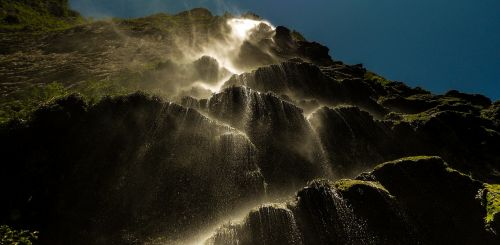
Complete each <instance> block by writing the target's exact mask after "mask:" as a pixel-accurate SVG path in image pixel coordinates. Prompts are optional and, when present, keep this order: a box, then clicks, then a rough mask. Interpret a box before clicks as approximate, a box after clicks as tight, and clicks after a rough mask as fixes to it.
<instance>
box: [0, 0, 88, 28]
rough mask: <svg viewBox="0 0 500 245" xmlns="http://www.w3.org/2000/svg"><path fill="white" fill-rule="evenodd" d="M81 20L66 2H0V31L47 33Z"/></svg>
mask: <svg viewBox="0 0 500 245" xmlns="http://www.w3.org/2000/svg"><path fill="white" fill-rule="evenodd" d="M82 22H83V18H82V17H81V16H80V15H79V14H78V13H77V12H75V11H72V10H70V9H69V7H68V1H67V0H21V1H13V0H2V1H1V2H0V30H7V31H20V30H31V31H33V30H36V31H48V30H58V29H66V28H69V27H71V26H73V25H75V24H78V23H82Z"/></svg>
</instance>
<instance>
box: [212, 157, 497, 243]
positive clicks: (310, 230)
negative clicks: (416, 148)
mask: <svg viewBox="0 0 500 245" xmlns="http://www.w3.org/2000/svg"><path fill="white" fill-rule="evenodd" d="M360 179H363V180H340V181H337V182H331V181H326V180H321V181H313V182H312V183H310V184H309V186H307V187H305V188H304V189H302V190H300V191H299V192H298V193H297V198H296V200H295V201H292V202H289V203H288V204H282V205H281V208H280V209H281V210H280V211H276V210H274V211H272V212H266V211H267V210H268V209H269V207H266V206H264V207H261V208H260V209H257V210H255V211H252V212H250V213H249V215H248V216H247V218H246V219H245V220H244V221H243V223H242V224H240V225H234V224H233V225H232V226H224V227H222V228H221V229H219V230H217V231H216V232H215V234H214V235H213V237H212V238H211V239H209V240H208V242H207V243H208V244H264V243H262V242H255V241H254V242H253V243H252V242H250V243H246V240H245V239H246V237H247V236H246V233H244V232H241V229H242V228H241V227H249V226H251V222H252V217H254V216H256V215H259V217H260V218H259V220H260V221H261V222H262V221H267V220H273V221H275V222H276V221H279V222H280V223H279V225H276V226H275V227H286V230H287V231H290V232H284V231H281V232H279V233H278V234H280V235H286V237H284V238H281V241H293V242H284V243H277V244H475V243H477V242H478V241H481V243H482V244H495V243H496V242H498V241H499V240H498V239H499V237H498V236H497V235H496V234H494V233H490V232H488V231H487V229H486V227H485V223H484V218H485V216H486V208H485V207H484V206H482V205H481V200H478V199H477V194H478V193H480V192H481V191H483V190H484V189H485V186H484V185H483V184H482V183H481V182H478V181H476V180H474V179H471V178H470V177H468V176H466V175H463V174H461V173H459V172H458V171H456V170H453V169H450V168H448V166H447V164H446V163H444V162H443V161H442V160H441V159H440V158H438V157H412V158H404V159H399V160H396V161H393V162H387V163H384V164H381V165H379V166H377V167H376V168H375V169H374V170H373V171H372V172H371V173H367V174H364V175H362V176H361V177H360ZM276 207H280V206H279V205H277V206H276ZM275 209H276V208H275ZM463 210H468V212H464V211H463ZM285 213H286V215H283V214H285ZM284 216H285V217H286V218H283V217H284ZM294 227H297V228H294ZM259 231H260V232H263V233H264V235H262V234H259V236H254V237H272V236H275V235H277V233H275V232H274V231H273V229H265V228H260V229H259ZM291 231H295V232H291ZM222 237H224V239H221V238H222ZM238 242H242V243H238ZM266 244H267V243H266Z"/></svg>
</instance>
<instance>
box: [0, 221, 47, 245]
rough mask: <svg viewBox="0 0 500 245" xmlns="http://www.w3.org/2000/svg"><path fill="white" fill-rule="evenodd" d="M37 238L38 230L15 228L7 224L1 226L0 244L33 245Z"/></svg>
mask: <svg viewBox="0 0 500 245" xmlns="http://www.w3.org/2000/svg"><path fill="white" fill-rule="evenodd" d="M37 239H38V232H37V231H28V230H15V229H12V228H11V227H9V226H7V225H2V226H0V244H5V245H7V244H14V245H31V244H33V243H34V242H35V240H37Z"/></svg>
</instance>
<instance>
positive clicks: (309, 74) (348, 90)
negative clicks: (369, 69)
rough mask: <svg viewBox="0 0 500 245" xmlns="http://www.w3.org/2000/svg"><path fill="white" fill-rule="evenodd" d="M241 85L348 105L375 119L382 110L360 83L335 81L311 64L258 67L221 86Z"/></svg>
mask: <svg viewBox="0 0 500 245" xmlns="http://www.w3.org/2000/svg"><path fill="white" fill-rule="evenodd" d="M235 85H244V86H248V87H250V88H252V89H255V90H258V91H261V92H268V91H271V92H274V93H276V94H286V95H287V96H289V97H291V98H292V99H294V100H302V99H313V98H314V99H316V100H318V102H319V103H321V104H326V105H338V104H352V105H356V106H359V107H361V108H365V110H368V111H370V112H372V113H374V114H376V115H377V116H382V115H384V114H385V113H386V110H385V109H384V108H383V107H381V106H380V105H378V104H377V103H376V102H375V101H374V100H373V99H372V98H371V96H372V94H375V92H374V91H373V90H372V88H371V87H370V86H369V85H367V84H365V83H364V82H363V81H362V80H359V79H352V80H343V81H337V80H334V79H332V78H331V77H330V76H327V75H326V74H324V73H323V72H322V71H321V70H320V69H319V67H317V66H315V65H314V64H311V63H307V62H303V61H298V60H296V59H295V60H291V61H288V62H284V63H281V64H278V65H271V66H267V67H261V68H258V69H257V70H255V71H253V72H251V73H244V74H241V75H235V76H233V77H231V79H229V80H228V81H227V82H226V83H225V84H224V87H230V86H235Z"/></svg>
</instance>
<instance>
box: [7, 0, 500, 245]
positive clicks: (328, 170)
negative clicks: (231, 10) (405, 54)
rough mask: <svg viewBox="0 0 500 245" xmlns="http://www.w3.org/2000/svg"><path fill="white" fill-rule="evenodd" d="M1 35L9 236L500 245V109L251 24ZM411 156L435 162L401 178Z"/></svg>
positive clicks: (161, 24) (112, 26)
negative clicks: (392, 77)
mask: <svg viewBox="0 0 500 245" xmlns="http://www.w3.org/2000/svg"><path fill="white" fill-rule="evenodd" d="M37 2H39V1H37ZM41 2H58V3H65V2H66V1H41ZM4 3H7V2H2V3H1V4H0V7H4V6H6V5H2V4H4ZM23 4H26V1H23ZM9 6H10V5H9ZM55 6H56V7H57V6H61V5H55ZM35 7H36V8H38V7H43V8H42V9H47V8H45V7H47V6H46V5H43V6H38V7H37V6H34V7H33V8H35ZM63 7H64V6H63ZM36 8H35V9H36ZM40 11H42V10H40ZM43 11H45V10H43ZM50 11H51V15H54V16H56V17H57V18H63V19H64V20H66V18H74V17H75V18H76V17H77V15H74V14H75V13H71V12H68V11H69V10H68V9H67V6H66V7H65V8H52V7H50ZM3 13H4V12H0V14H3ZM44 13H45V12H44ZM7 17H8V18H7ZM5 18H6V19H5ZM5 18H3V16H2V21H3V22H1V23H0V24H2V26H0V30H1V32H0V91H1V93H2V97H1V98H0V104H1V107H0V119H1V120H0V121H1V122H2V123H1V124H0V155H1V156H2V161H1V163H0V191H1V193H2V194H3V195H2V199H1V200H0V224H7V225H9V226H12V227H14V228H17V227H20V228H26V229H29V230H38V231H40V239H39V243H40V244H186V243H192V242H193V241H195V242H202V243H203V242H206V243H207V244H248V245H250V244H304V245H307V244H311V245H312V244H353V245H354V244H498V243H499V242H500V240H499V237H498V232H499V230H500V228H499V225H498V224H499V223H500V222H499V215H498V214H499V213H500V211H499V210H500V208H499V203H500V202H499V201H498V199H499V198H498V196H499V194H498V193H499V190H498V189H499V188H498V183H500V155H499V154H498V149H500V103H499V102H498V101H496V102H494V101H491V100H490V99H489V98H487V97H484V96H482V95H473V94H465V93H461V92H459V91H453V90H452V91H449V92H447V93H445V94H442V95H435V94H432V93H430V92H429V91H426V90H424V89H422V88H418V87H417V88H410V87H408V86H406V85H405V84H404V83H402V82H397V81H389V80H387V79H385V78H383V77H381V76H378V75H377V74H375V73H373V72H370V71H368V70H366V69H365V68H364V67H363V66H362V65H361V64H358V65H347V64H344V63H342V62H341V61H336V60H334V59H333V58H332V57H331V56H330V53H329V49H328V48H327V47H324V46H322V45H321V44H318V43H315V42H310V41H307V40H306V39H305V38H304V37H303V36H302V35H301V34H300V33H298V32H297V31H294V30H290V29H288V28H286V27H283V26H278V27H274V26H272V25H271V24H270V23H268V22H266V21H264V20H263V19H262V18H260V17H258V16H256V15H254V14H245V15H243V16H232V15H230V14H225V15H223V16H216V15H213V14H212V13H210V12H209V11H208V10H206V9H200V8H198V9H193V10H189V11H185V12H181V13H179V14H175V15H168V14H157V15H153V16H148V17H144V18H137V19H126V20H109V21H94V22H85V21H83V22H78V23H73V22H72V23H69V22H67V23H66V22H65V26H64V28H62V27H61V28H58V29H54V28H53V29H43V28H42V29H37V30H38V31H33V30H32V29H29V28H28V29H12V26H13V25H18V24H20V23H24V22H23V21H26V19H22V18H20V17H19V16H14V15H12V14H10V15H9V16H5ZM16 18H17V19H16ZM5 21H7V22H5ZM6 26H7V29H8V28H11V29H8V31H7V29H5V28H6ZM44 28H45V27H44ZM242 29H243V30H245V31H244V32H241V31H240V30H242ZM54 81H57V82H58V83H57V84H59V85H57V84H56V85H57V86H53V83H54ZM115 83H116V84H118V85H119V87H118V88H115V87H111V86H110V84H111V85H113V84H115ZM82 84H83V85H85V84H86V85H85V86H83V85H82ZM32 88H36V89H34V90H33V89H32ZM54 90H57V91H55V92H54ZM59 90H62V92H61V91H59ZM136 90H143V91H146V92H135V91H136ZM58 91H59V93H56V92H58ZM72 92H78V93H81V94H83V95H79V94H73V93H72ZM96 94H97V95H96ZM150 94H155V96H153V95H150ZM26 98H28V100H30V102H31V104H35V105H31V107H32V108H24V107H23V106H24V105H23V103H24V102H26V101H23V99H24V100H26ZM168 101H175V102H176V103H172V102H168ZM177 103H178V104H177ZM6 111H10V112H12V111H14V112H23V113H20V114H19V115H21V116H12V115H18V114H16V113H11V114H9V113H6ZM417 155H419V156H420V155H422V156H424V155H432V156H436V157H410V158H403V159H399V160H395V161H392V160H394V159H398V158H401V157H408V156H417ZM387 161H390V162H387ZM381 162H387V163H385V164H382V165H378V164H379V163H381ZM363 172H364V173H363ZM343 178H351V179H343ZM304 186H305V187H304ZM294 193H295V195H294ZM249 210H250V211H249ZM241 213H243V214H244V216H243V218H241V219H237V221H235V218H234V217H237V216H238V215H241ZM217 227H218V228H217ZM205 238H208V239H205Z"/></svg>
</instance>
